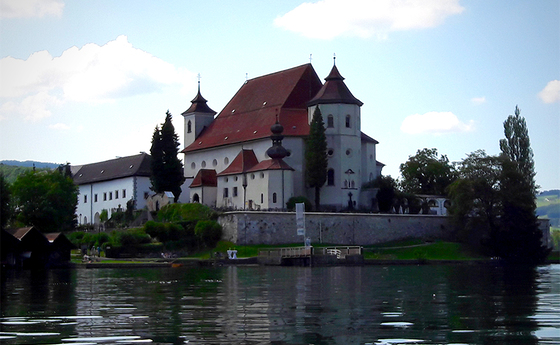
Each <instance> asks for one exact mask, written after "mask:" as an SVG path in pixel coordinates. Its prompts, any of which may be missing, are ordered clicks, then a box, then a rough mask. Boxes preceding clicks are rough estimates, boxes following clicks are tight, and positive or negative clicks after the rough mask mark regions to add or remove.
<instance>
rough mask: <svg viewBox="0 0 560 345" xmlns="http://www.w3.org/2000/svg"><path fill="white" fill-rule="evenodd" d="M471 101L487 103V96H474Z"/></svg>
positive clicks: (478, 103)
mask: <svg viewBox="0 0 560 345" xmlns="http://www.w3.org/2000/svg"><path fill="white" fill-rule="evenodd" d="M471 102H472V103H473V104H474V105H480V104H483V103H486V97H473V98H471Z"/></svg>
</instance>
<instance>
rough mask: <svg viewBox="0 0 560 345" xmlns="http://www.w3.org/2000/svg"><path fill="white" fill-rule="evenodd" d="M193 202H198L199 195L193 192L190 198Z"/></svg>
mask: <svg viewBox="0 0 560 345" xmlns="http://www.w3.org/2000/svg"><path fill="white" fill-rule="evenodd" d="M192 201H193V202H196V203H199V202H200V197H199V196H198V194H197V193H194V195H193V198H192Z"/></svg>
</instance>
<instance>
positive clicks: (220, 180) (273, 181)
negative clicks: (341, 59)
mask: <svg viewBox="0 0 560 345" xmlns="http://www.w3.org/2000/svg"><path fill="white" fill-rule="evenodd" d="M362 104H363V103H362V102H361V101H360V100H358V99H357V98H356V97H354V96H353V94H352V93H351V92H350V90H349V89H348V87H347V86H346V84H345V83H344V78H343V77H342V75H341V74H340V73H339V71H338V69H337V67H336V65H333V68H332V70H331V72H330V73H329V75H328V76H327V77H326V78H325V83H324V84H323V83H322V82H321V80H320V78H319V77H318V76H317V73H316V72H315V70H314V69H313V66H312V65H311V64H305V65H301V66H297V67H294V68H290V69H287V70H283V71H279V72H275V73H272V74H268V75H264V76H261V77H257V78H254V79H249V80H247V81H246V82H245V83H244V84H243V85H242V86H241V88H240V89H239V90H238V92H237V93H236V94H235V95H234V96H233V98H232V99H231V100H230V101H229V103H228V104H227V105H226V106H225V107H224V109H223V110H222V111H221V112H220V113H219V114H218V115H217V116H215V115H216V112H215V111H213V110H212V109H211V108H210V107H209V106H208V105H207V101H206V99H204V98H203V97H202V95H201V93H200V86H199V90H198V94H197V95H196V97H195V98H194V99H193V100H192V105H191V106H190V108H189V109H187V110H186V111H185V112H183V114H182V115H183V117H184V120H185V124H184V138H185V148H184V149H183V150H182V153H183V154H184V172H185V178H186V182H185V185H186V186H189V201H190V202H200V203H203V204H206V205H209V206H213V207H218V208H220V207H222V208H231V209H245V210H258V209H261V210H262V209H283V208H286V202H287V201H288V199H289V198H290V197H293V196H305V197H307V198H308V199H309V200H311V201H313V200H314V190H313V189H312V188H308V187H307V186H306V183H305V158H304V156H305V139H306V137H307V135H308V134H309V125H310V123H311V119H312V116H313V113H314V111H315V108H316V107H319V109H320V111H321V114H322V116H323V122H324V124H325V130H326V133H325V134H326V137H327V147H328V150H327V154H328V170H327V182H326V183H325V185H324V186H323V187H322V188H321V207H322V208H327V209H332V210H340V209H345V208H348V207H352V208H363V209H368V208H373V203H374V201H373V198H372V196H371V195H368V194H367V192H362V191H361V186H362V184H363V183H366V182H368V181H371V180H374V179H375V178H376V177H377V176H379V175H380V174H381V169H382V167H383V164H381V163H379V162H377V160H376V145H377V144H378V142H377V141H376V140H375V139H373V138H371V137H370V136H368V135H366V134H365V133H363V132H362V131H361V106H362ZM184 190H185V189H184Z"/></svg>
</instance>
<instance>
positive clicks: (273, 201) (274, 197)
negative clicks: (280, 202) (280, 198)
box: [272, 193, 276, 204]
mask: <svg viewBox="0 0 560 345" xmlns="http://www.w3.org/2000/svg"><path fill="white" fill-rule="evenodd" d="M272 203H273V204H276V193H272Z"/></svg>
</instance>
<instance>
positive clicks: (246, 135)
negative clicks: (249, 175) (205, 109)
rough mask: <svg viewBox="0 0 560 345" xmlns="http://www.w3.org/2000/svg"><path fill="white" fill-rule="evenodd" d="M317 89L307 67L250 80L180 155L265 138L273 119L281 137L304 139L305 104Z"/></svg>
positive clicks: (314, 75)
mask: <svg viewBox="0 0 560 345" xmlns="http://www.w3.org/2000/svg"><path fill="white" fill-rule="evenodd" d="M321 86H322V83H321V80H320V79H319V77H318V76H317V73H315V70H314V69H313V67H312V66H311V64H305V65H301V66H298V67H294V68H290V69H287V70H284V71H280V72H276V73H272V74H268V75H265V76H261V77H257V78H254V79H250V80H248V81H246V82H245V84H243V86H242V87H241V88H240V89H239V91H237V93H236V94H235V96H233V98H232V99H231V100H230V101H229V103H228V104H227V105H226V106H225V107H224V109H223V110H222V111H221V112H220V114H219V115H218V116H217V117H216V118H215V119H214V121H213V122H212V123H211V124H210V125H209V126H208V128H206V129H205V130H204V131H203V132H202V133H200V135H199V136H198V138H196V140H195V141H194V142H193V143H192V144H191V145H189V146H187V147H186V148H185V149H184V150H183V151H182V152H184V153H187V152H192V151H196V150H200V149H205V148H210V147H217V146H222V145H228V144H234V143H239V142H244V141H250V140H256V139H262V138H267V137H269V136H270V127H271V126H272V125H273V124H274V123H275V122H276V115H278V119H279V122H280V124H282V125H283V126H284V133H283V135H284V136H306V135H307V134H309V124H308V122H307V102H308V101H309V100H310V99H311V98H312V97H313V96H315V95H316V94H317V92H318V91H319V90H320V89H321ZM222 173H223V172H222Z"/></svg>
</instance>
